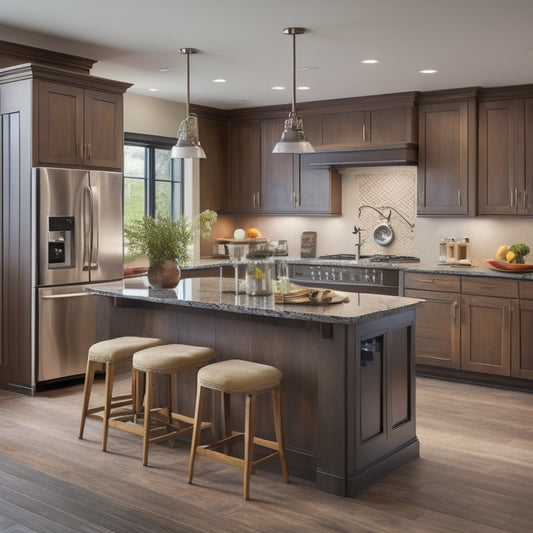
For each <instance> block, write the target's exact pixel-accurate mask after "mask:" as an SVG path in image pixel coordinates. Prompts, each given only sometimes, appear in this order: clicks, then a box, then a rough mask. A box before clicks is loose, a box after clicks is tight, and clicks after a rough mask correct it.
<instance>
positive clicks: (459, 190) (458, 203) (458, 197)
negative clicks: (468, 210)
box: [457, 188, 461, 207]
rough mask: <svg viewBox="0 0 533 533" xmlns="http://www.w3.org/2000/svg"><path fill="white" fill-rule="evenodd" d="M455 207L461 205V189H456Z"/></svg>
mask: <svg viewBox="0 0 533 533" xmlns="http://www.w3.org/2000/svg"><path fill="white" fill-rule="evenodd" d="M457 207H461V189H460V188H459V189H457Z"/></svg>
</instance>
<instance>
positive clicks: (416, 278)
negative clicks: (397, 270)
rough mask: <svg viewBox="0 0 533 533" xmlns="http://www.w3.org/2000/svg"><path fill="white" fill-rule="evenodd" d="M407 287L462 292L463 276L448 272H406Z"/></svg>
mask: <svg viewBox="0 0 533 533" xmlns="http://www.w3.org/2000/svg"><path fill="white" fill-rule="evenodd" d="M405 288H406V289H422V290H426V291H443V292H461V277H460V276H448V275H446V274H425V273H421V272H406V273H405Z"/></svg>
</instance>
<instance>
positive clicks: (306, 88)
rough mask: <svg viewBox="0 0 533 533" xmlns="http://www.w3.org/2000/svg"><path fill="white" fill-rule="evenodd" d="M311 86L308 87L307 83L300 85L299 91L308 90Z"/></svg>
mask: <svg viewBox="0 0 533 533" xmlns="http://www.w3.org/2000/svg"><path fill="white" fill-rule="evenodd" d="M310 88H311V87H306V86H305V85H300V87H298V90H299V91H308V90H309V89H310Z"/></svg>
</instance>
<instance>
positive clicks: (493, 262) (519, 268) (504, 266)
mask: <svg viewBox="0 0 533 533" xmlns="http://www.w3.org/2000/svg"><path fill="white" fill-rule="evenodd" d="M485 263H486V264H487V266H488V267H489V268H491V269H492V270H499V271H500V272H533V264H531V263H529V264H524V263H508V262H507V261H502V260H500V259H485Z"/></svg>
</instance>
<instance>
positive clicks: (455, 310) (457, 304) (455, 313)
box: [452, 300, 459, 322]
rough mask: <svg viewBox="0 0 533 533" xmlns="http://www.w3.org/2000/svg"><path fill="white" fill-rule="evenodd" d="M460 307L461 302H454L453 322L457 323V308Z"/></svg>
mask: <svg viewBox="0 0 533 533" xmlns="http://www.w3.org/2000/svg"><path fill="white" fill-rule="evenodd" d="M458 306H459V302H458V301H457V300H454V301H453V313H452V320H453V321H454V322H455V318H456V317H457V307H458Z"/></svg>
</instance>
